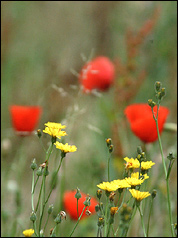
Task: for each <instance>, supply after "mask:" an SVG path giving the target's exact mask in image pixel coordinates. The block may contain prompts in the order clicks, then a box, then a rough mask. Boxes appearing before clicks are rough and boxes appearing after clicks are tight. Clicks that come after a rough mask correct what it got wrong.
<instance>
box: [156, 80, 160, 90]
mask: <svg viewBox="0 0 178 238" xmlns="http://www.w3.org/2000/svg"><path fill="white" fill-rule="evenodd" d="M160 89H161V82H159V81H156V82H155V91H156V92H158V91H160Z"/></svg>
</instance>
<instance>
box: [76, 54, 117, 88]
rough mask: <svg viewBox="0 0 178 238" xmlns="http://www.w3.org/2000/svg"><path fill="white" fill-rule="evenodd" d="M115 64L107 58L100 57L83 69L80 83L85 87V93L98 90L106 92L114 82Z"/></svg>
mask: <svg viewBox="0 0 178 238" xmlns="http://www.w3.org/2000/svg"><path fill="white" fill-rule="evenodd" d="M114 76H115V67H114V64H113V63H112V62H111V61H110V60H109V59H108V58H107V57H105V56H100V57H97V58H95V59H93V60H92V61H90V62H89V63H87V64H86V65H84V67H83V68H82V70H81V72H80V76H79V81H80V83H81V85H82V86H83V89H84V92H87V91H91V90H92V89H98V90H101V91H106V90H107V89H108V88H109V87H110V86H111V84H112V83H113V81H114Z"/></svg>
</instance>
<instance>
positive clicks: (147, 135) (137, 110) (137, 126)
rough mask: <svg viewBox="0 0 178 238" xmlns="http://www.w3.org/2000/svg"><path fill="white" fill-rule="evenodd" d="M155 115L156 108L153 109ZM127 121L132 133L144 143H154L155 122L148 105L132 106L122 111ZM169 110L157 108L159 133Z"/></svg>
mask: <svg viewBox="0 0 178 238" xmlns="http://www.w3.org/2000/svg"><path fill="white" fill-rule="evenodd" d="M153 111H154V113H155V115H156V112H157V106H155V107H154V108H153ZM124 114H125V115H126V117H127V119H128V121H129V122H130V126H131V130H132V131H133V133H134V134H135V135H136V136H137V137H139V138H140V140H142V141H144V142H145V143H150V142H154V141H156V140H157V139H158V135H157V130H156V122H155V121H154V119H153V114H152V110H151V107H150V106H149V105H148V104H143V103H140V104H132V105H130V106H127V107H126V109H125V110H124ZM168 114H169V110H168V108H166V107H162V106H160V107H159V112H158V127H159V133H160V134H161V132H162V130H163V126H164V123H165V122H166V119H167V116H168Z"/></svg>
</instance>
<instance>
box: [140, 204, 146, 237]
mask: <svg viewBox="0 0 178 238" xmlns="http://www.w3.org/2000/svg"><path fill="white" fill-rule="evenodd" d="M138 210H139V212H140V217H141V223H142V228H143V233H144V237H147V235H146V232H145V225H144V221H143V214H142V212H141V209H140V206H138Z"/></svg>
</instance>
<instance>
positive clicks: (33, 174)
mask: <svg viewBox="0 0 178 238" xmlns="http://www.w3.org/2000/svg"><path fill="white" fill-rule="evenodd" d="M34 176H35V171H34V170H33V173H32V191H31V194H32V198H31V202H32V211H33V212H34V202H33V196H34Z"/></svg>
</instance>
